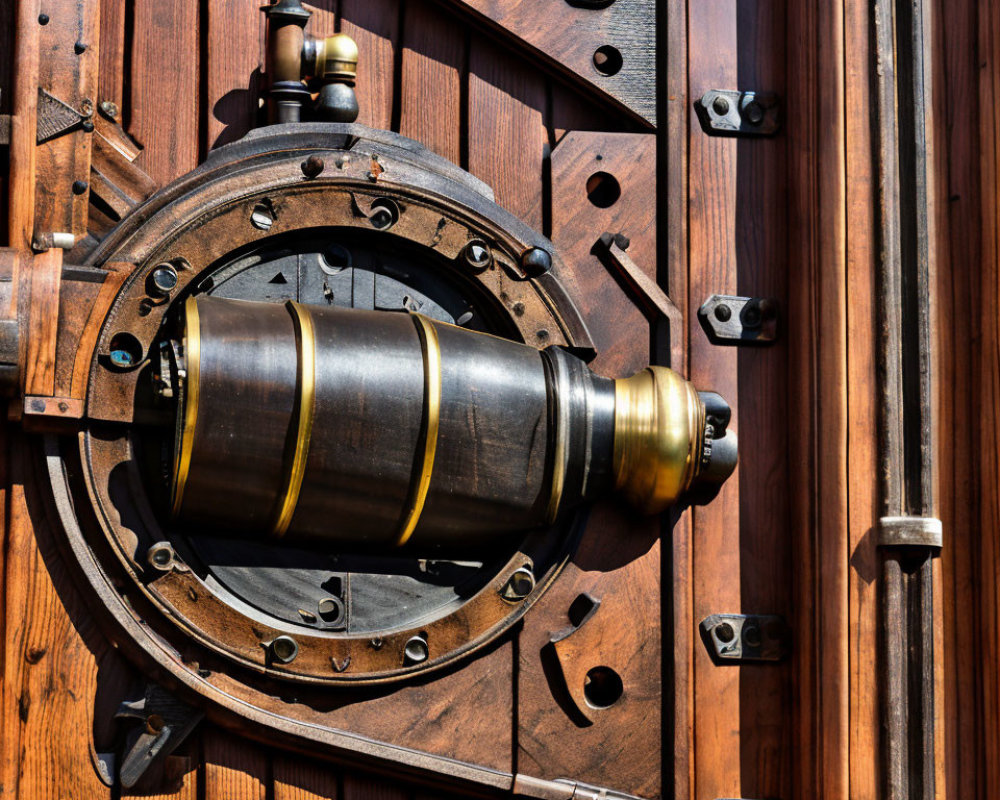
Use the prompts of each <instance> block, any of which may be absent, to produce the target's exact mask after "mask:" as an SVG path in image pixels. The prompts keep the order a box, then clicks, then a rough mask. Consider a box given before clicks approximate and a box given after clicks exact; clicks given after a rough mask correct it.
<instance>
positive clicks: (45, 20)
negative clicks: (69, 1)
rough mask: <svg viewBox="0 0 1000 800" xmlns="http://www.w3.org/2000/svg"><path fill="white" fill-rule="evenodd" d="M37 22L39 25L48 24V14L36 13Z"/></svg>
mask: <svg viewBox="0 0 1000 800" xmlns="http://www.w3.org/2000/svg"><path fill="white" fill-rule="evenodd" d="M38 24H39V25H48V24H49V15H48V14H39V15H38Z"/></svg>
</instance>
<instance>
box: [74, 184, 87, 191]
mask: <svg viewBox="0 0 1000 800" xmlns="http://www.w3.org/2000/svg"><path fill="white" fill-rule="evenodd" d="M85 191H87V182H86V181H73V194H83V193H84V192H85Z"/></svg>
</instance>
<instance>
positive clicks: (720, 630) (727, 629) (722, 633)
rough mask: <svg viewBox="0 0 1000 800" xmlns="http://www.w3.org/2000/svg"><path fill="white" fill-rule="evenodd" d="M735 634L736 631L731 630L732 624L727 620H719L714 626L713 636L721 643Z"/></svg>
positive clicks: (728, 640)
mask: <svg viewBox="0 0 1000 800" xmlns="http://www.w3.org/2000/svg"><path fill="white" fill-rule="evenodd" d="M735 635H736V631H734V630H733V626H732V625H730V624H729V623H728V622H720V623H719V624H718V625H716V626H715V638H716V639H718V640H719V641H720V642H722V643H723V644H726V643H728V642H731V641H732V640H733V637H734V636H735Z"/></svg>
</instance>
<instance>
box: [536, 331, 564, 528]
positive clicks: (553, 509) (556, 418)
mask: <svg viewBox="0 0 1000 800" xmlns="http://www.w3.org/2000/svg"><path fill="white" fill-rule="evenodd" d="M542 358H543V360H544V361H545V363H546V366H547V367H548V368H549V370H550V372H549V374H550V376H551V380H550V381H549V382H548V384H549V385H548V390H549V392H550V402H551V403H552V404H553V410H554V413H553V414H552V425H553V427H554V428H555V435H554V436H553V440H552V445H553V452H552V491H551V492H550V494H549V502H548V505H547V506H546V509H545V522H546V524H548V525H551V524H553V523H554V522H555V521H556V519H557V518H558V516H559V507H560V505H561V504H562V496H563V490H564V489H565V487H566V472H567V467H568V462H569V441H568V439H567V431H568V430H569V426H570V408H569V403H567V402H566V400H565V398H566V397H567V396H568V394H569V392H570V389H569V385H568V384H569V376H568V375H567V374H566V367H565V364H563V362H562V361H561V360H560V359H559V358H556V357H555V356H552V355H550V354H549V353H548V352H547V351H545V350H543V351H542Z"/></svg>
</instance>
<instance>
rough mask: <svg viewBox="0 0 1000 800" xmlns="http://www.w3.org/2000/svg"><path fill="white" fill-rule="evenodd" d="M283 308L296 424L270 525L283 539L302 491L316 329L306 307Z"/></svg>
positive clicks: (310, 420) (312, 407)
mask: <svg viewBox="0 0 1000 800" xmlns="http://www.w3.org/2000/svg"><path fill="white" fill-rule="evenodd" d="M287 308H288V310H289V311H290V312H291V314H292V319H293V320H294V322H295V339H296V345H297V347H296V349H297V350H298V355H299V409H298V410H299V424H298V428H297V430H296V433H295V452H294V454H293V456H292V466H291V468H290V469H289V470H288V481H287V483H286V485H285V491H284V493H283V496H282V499H281V505H280V506H279V511H278V516H277V519H276V521H275V523H274V530H273V531H272V533H273V535H274V536H277V537H280V536H284V535H285V532H286V531H287V530H288V526H289V525H291V524H292V517H293V516H295V507H296V505H298V502H299V492H300V491H302V479H303V478H304V477H305V474H306V460H307V459H308V458H309V441H310V439H311V438H312V426H313V415H314V414H315V405H316V402H315V401H316V329H315V328H314V327H313V320H312V315H311V314H310V313H309V309H308V307H306V306H304V305H301V304H300V303H296V302H295V301H293V300H289V301H288V303H287Z"/></svg>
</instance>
